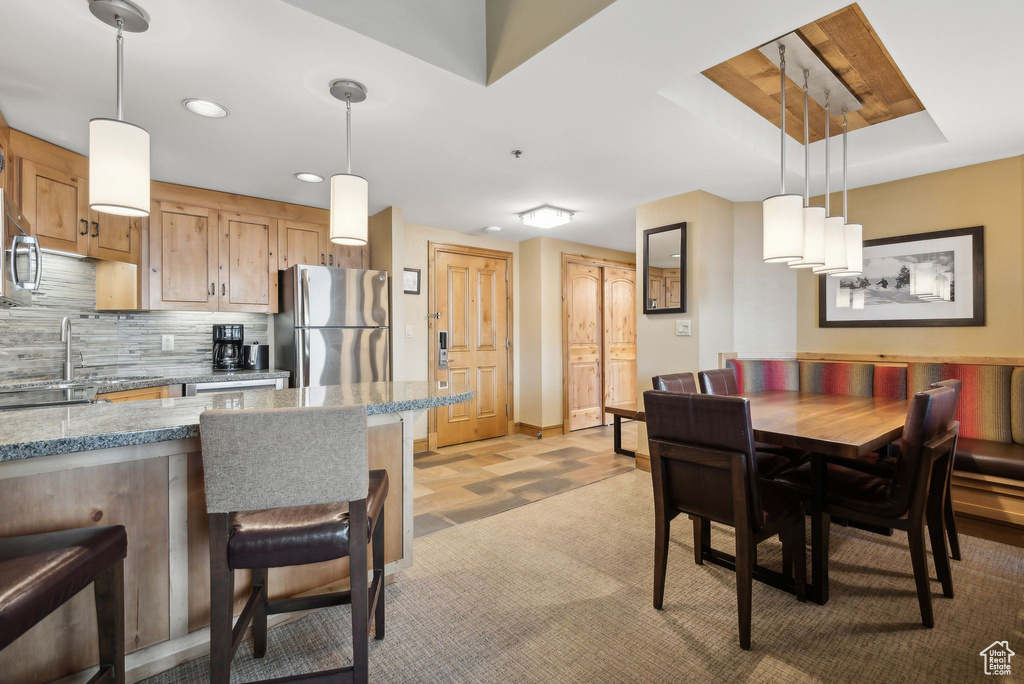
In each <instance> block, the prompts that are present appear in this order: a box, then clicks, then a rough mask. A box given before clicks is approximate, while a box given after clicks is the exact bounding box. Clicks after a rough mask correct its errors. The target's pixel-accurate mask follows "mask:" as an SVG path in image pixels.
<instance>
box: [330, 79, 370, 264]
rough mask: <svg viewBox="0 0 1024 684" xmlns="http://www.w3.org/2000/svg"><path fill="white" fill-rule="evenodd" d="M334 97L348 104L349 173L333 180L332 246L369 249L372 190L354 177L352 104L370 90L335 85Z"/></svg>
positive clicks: (354, 83)
mask: <svg viewBox="0 0 1024 684" xmlns="http://www.w3.org/2000/svg"><path fill="white" fill-rule="evenodd" d="M331 95H333V96H334V97H335V98H337V99H339V100H341V101H343V102H344V103H345V141H346V142H345V158H346V166H345V173H336V174H334V175H333V176H331V242H334V243H336V244H339V245H365V244H366V240H367V235H368V233H369V203H370V199H369V198H370V186H369V183H367V182H366V179H365V178H363V177H362V176H357V175H355V174H354V173H352V103H353V102H355V103H357V104H358V103H359V102H362V101H363V100H365V99H366V87H365V86H364V85H363V84H362V83H358V82H357V81H352V80H349V79H340V80H337V81H334V82H333V83H331Z"/></svg>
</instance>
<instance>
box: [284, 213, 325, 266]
mask: <svg viewBox="0 0 1024 684" xmlns="http://www.w3.org/2000/svg"><path fill="white" fill-rule="evenodd" d="M333 247H334V245H333V244H332V243H331V240H330V232H329V228H328V227H327V226H325V225H321V224H318V223H303V222H301V221H292V220H289V219H280V220H279V221H278V225H277V254H278V256H277V267H278V268H279V269H280V270H282V271H284V270H286V269H288V268H291V267H292V266H294V265H295V264H311V265H313V266H334V265H335V263H334V262H335V259H334V253H333Z"/></svg>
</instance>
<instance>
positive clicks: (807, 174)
mask: <svg viewBox="0 0 1024 684" xmlns="http://www.w3.org/2000/svg"><path fill="white" fill-rule="evenodd" d="M808 75H809V72H808V71H807V69H804V249H803V258H802V259H799V260H797V261H791V262H789V267H790V268H813V267H815V266H824V265H825V207H812V206H811V147H810V145H809V143H810V124H809V118H808V109H807V76H808ZM839 306H842V305H841V304H840V305H839Z"/></svg>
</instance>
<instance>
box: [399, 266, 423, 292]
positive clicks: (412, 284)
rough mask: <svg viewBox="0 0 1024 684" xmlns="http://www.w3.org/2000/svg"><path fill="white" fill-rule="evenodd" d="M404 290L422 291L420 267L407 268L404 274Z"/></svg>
mask: <svg viewBox="0 0 1024 684" xmlns="http://www.w3.org/2000/svg"><path fill="white" fill-rule="evenodd" d="M402 292H404V293H405V294H419V293H420V269H418V268H407V269H405V271H404V272H403V274H402Z"/></svg>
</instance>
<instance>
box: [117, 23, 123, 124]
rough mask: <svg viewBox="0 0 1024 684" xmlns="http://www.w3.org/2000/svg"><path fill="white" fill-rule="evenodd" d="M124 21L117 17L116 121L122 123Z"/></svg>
mask: <svg viewBox="0 0 1024 684" xmlns="http://www.w3.org/2000/svg"><path fill="white" fill-rule="evenodd" d="M123 28H124V19H122V18H121V17H117V120H118V121H124V103H123V92H124V36H123V35H122V29H123Z"/></svg>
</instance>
